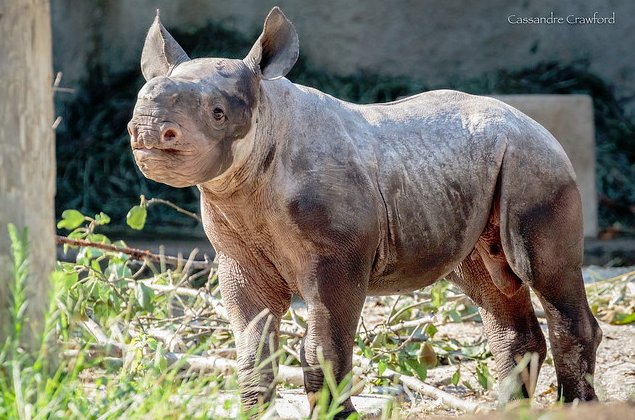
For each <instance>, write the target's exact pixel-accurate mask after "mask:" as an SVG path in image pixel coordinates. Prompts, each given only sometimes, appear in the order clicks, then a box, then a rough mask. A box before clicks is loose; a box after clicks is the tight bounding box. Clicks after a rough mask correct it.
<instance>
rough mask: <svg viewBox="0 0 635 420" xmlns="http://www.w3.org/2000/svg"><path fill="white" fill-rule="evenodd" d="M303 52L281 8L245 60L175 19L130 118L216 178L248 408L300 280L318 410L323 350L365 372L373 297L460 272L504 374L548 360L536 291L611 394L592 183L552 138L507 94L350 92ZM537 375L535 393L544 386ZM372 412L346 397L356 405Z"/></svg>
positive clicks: (224, 265)
mask: <svg viewBox="0 0 635 420" xmlns="http://www.w3.org/2000/svg"><path fill="white" fill-rule="evenodd" d="M297 58H298V37H297V34H296V31H295V29H294V27H293V25H292V24H291V23H290V22H289V20H288V19H287V18H286V17H285V15H284V14H283V13H282V12H281V11H280V9H278V8H274V9H273V10H271V12H270V13H269V15H268V16H267V18H266V20H265V23H264V29H263V31H262V34H261V35H260V37H259V38H258V39H257V40H256V42H255V44H254V46H253V47H252V49H251V51H249V54H247V56H246V57H245V58H244V59H242V60H239V59H223V58H200V59H194V60H191V59H189V58H188V56H187V54H186V53H185V52H184V51H183V49H182V48H181V47H180V46H179V45H178V44H177V42H176V41H175V40H174V39H173V38H172V36H171V35H170V34H169V33H168V32H167V30H166V29H165V28H164V27H163V26H162V25H161V23H160V22H159V18H158V16H157V19H156V20H155V22H154V23H153V25H152V26H151V28H150V30H149V32H148V35H147V38H146V41H145V46H144V48H143V53H142V57H141V69H142V72H143V75H144V77H145V79H146V80H147V83H146V84H145V85H144V86H143V88H142V89H141V90H140V92H139V94H138V99H137V103H136V106H135V108H134V115H133V117H132V120H131V121H130V123H129V125H128V129H129V132H130V136H131V145H132V149H133V153H134V157H135V160H136V163H137V165H138V166H139V168H140V169H141V171H142V172H143V174H144V175H145V176H146V177H148V178H150V179H153V180H155V181H158V182H162V183H165V184H168V185H171V186H174V187H187V186H193V185H196V186H197V188H198V189H199V190H200V193H201V214H202V218H203V225H204V228H205V232H206V234H207V236H208V237H209V240H210V241H211V243H212V244H213V246H214V248H215V249H216V251H217V253H218V256H219V281H220V288H221V293H222V298H223V300H224V302H225V305H226V307H227V311H228V314H229V318H230V321H231V326H232V329H233V331H234V333H235V338H236V346H237V351H238V377H239V381H240V386H241V400H242V404H243V406H244V408H250V407H253V406H254V405H256V404H258V403H259V402H262V401H269V400H270V399H271V398H272V397H273V391H274V382H275V381H274V377H273V375H274V373H273V369H274V367H273V366H270V365H268V364H267V363H269V362H267V360H269V361H271V359H268V356H269V354H271V352H273V351H274V350H275V347H276V346H277V343H278V330H279V325H280V320H281V318H282V317H283V315H284V314H285V313H286V311H287V309H288V308H289V304H290V302H291V297H292V295H293V294H296V295H299V296H301V297H302V298H303V299H304V301H305V302H306V304H307V307H308V328H307V331H306V335H305V337H304V343H303V348H302V351H301V359H302V365H303V367H304V385H305V388H306V391H307V394H308V395H309V401H310V403H311V404H312V407H313V406H314V403H315V399H316V398H315V397H316V395H317V392H318V391H320V390H321V388H322V386H323V383H324V373H323V371H322V370H321V369H320V366H319V360H320V359H321V356H320V355H319V354H320V353H322V355H323V357H324V359H326V360H328V361H330V362H331V363H330V364H331V366H332V368H333V372H334V375H335V378H336V379H337V380H338V381H341V380H343V379H344V378H345V376H346V375H347V374H348V373H349V372H350V371H351V364H352V352H353V343H354V335H355V331H356V327H357V323H358V320H359V317H360V313H361V310H362V305H363V303H364V299H365V298H366V296H368V295H387V294H398V293H406V292H410V291H413V290H416V289H419V288H422V287H425V286H428V285H430V284H432V283H434V282H435V281H436V280H437V279H439V278H442V277H445V278H447V279H449V280H450V281H451V282H453V283H454V284H456V285H457V286H458V287H459V288H460V289H462V290H463V291H464V292H465V293H466V294H467V295H468V296H469V297H470V298H471V299H472V300H473V301H474V302H475V303H476V304H477V305H478V306H479V307H480V314H481V316H482V319H483V324H484V327H485V332H486V335H487V337H488V339H489V345H490V349H491V352H492V354H493V355H494V358H495V361H496V365H497V370H498V375H499V378H505V377H507V376H510V375H512V374H514V375H515V374H516V373H515V372H516V371H515V370H514V367H515V366H516V363H517V360H518V357H522V356H523V355H525V354H526V353H528V352H532V353H537V354H538V356H539V357H538V358H537V363H538V366H535V368H536V369H538V368H539V366H540V364H541V363H542V362H543V360H544V358H545V354H546V347H545V339H544V336H543V334H542V331H541V329H540V325H539V324H538V321H537V319H536V316H535V314H534V310H533V306H532V303H531V301H530V294H529V291H530V289H532V290H534V291H535V293H536V294H537V295H538V297H539V298H540V300H541V301H542V304H543V307H544V309H545V312H546V315H547V321H548V326H549V338H550V340H551V348H552V351H553V358H554V363H555V368H556V373H557V377H558V388H559V392H560V395H561V396H562V398H563V399H564V400H565V401H573V400H574V399H580V400H593V399H596V395H595V392H594V390H593V386H592V384H591V382H590V378H591V376H592V375H593V371H594V366H595V352H596V348H597V346H598V344H599V343H600V340H601V337H602V333H601V330H600V329H599V327H598V324H597V322H596V320H595V318H594V317H593V315H592V313H591V311H590V309H589V306H588V303H587V299H586V295H585V291H584V284H583V280H582V274H581V264H582V250H583V234H582V208H581V202H580V194H579V191H578V189H577V187H576V183H575V175H574V172H573V168H572V166H571V163H570V162H569V160H568V158H567V156H566V155H565V153H564V151H563V150H562V148H561V146H560V145H559V144H558V142H557V141H556V140H555V139H554V138H553V136H552V135H551V134H550V133H549V132H548V131H547V130H546V129H544V128H543V127H542V126H540V125H539V124H538V123H536V122H535V121H533V120H532V119H530V118H529V117H527V116H525V115H524V114H522V113H521V112H519V111H517V110H516V109H514V108H512V107H510V106H508V105H505V104H504V103H502V102H499V101H497V100H495V99H491V98H486V97H479V96H473V95H468V94H465V93H461V92H455V91H450V90H439V91H431V92H427V93H422V94H420V95H416V96H412V97H409V98H406V99H402V100H399V101H396V102H391V103H385V104H372V105H356V104H351V103H347V102H344V101H341V100H338V99H336V98H334V97H332V96H329V95H327V94H324V93H322V92H320V91H318V90H315V89H311V88H308V87H305V86H300V85H296V84H294V83H291V82H290V81H289V80H287V79H286V78H284V76H285V75H286V74H287V72H288V71H289V70H290V69H291V67H292V66H293V65H294V63H295V61H296V59H297ZM534 360H536V359H534ZM263 361H265V365H264V366H263V363H261V362H263ZM271 363H273V362H271ZM519 383H521V384H522V386H521V387H520V389H519V391H518V393H517V394H516V395H518V396H522V395H523V394H524V395H525V396H526V395H527V394H528V391H530V390H531V389H532V386H531V384H529V383H522V380H520V382H519ZM353 411H354V407H353V405H352V404H351V401H350V399H348V400H346V401H345V402H344V412H343V413H341V414H342V415H346V414H347V413H351V412H353Z"/></svg>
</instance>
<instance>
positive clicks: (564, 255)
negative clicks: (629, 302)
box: [501, 182, 602, 402]
mask: <svg viewBox="0 0 635 420" xmlns="http://www.w3.org/2000/svg"><path fill="white" fill-rule="evenodd" d="M504 193H505V191H503V195H504V196H505V194H504ZM506 199H507V200H508V201H507V203H503V202H502V204H501V209H502V211H501V233H502V244H503V248H504V249H505V253H506V255H507V259H508V261H509V263H510V266H511V267H512V269H513V270H514V272H515V273H516V274H517V275H518V276H519V277H520V278H521V279H522V280H523V281H524V282H525V283H527V284H528V285H530V286H531V288H532V289H533V290H534V291H535V292H536V294H537V295H538V297H539V298H540V300H541V302H542V305H543V307H544V310H545V313H546V316H547V323H548V326H549V340H550V342H551V348H552V352H553V356H554V364H555V367H556V374H557V377H558V389H559V395H560V396H561V398H563V399H564V401H565V402H571V401H573V400H575V399H579V400H582V401H586V400H595V399H597V397H596V395H595V391H594V389H593V385H592V379H593V372H594V368H595V353H596V349H597V347H598V345H599V343H600V341H601V339H602V331H601V330H600V328H599V326H598V324H597V321H596V320H595V318H594V317H593V314H592V313H591V310H590V308H589V304H588V302H587V298H586V293H585V289H584V281H583V279H582V271H581V266H582V256H583V233H582V205H581V202H580V194H579V192H578V189H577V187H576V186H575V184H574V183H573V182H571V183H570V184H567V185H564V186H562V187H560V188H554V189H553V193H552V194H548V195H543V196H542V197H540V198H536V199H535V200H532V197H531V196H529V197H528V196H527V195H525V196H523V197H522V199H521V198H518V200H514V197H513V193H512V194H508V195H507V196H506ZM517 203H518V204H517ZM528 203H529V204H528Z"/></svg>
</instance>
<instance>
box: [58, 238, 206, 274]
mask: <svg viewBox="0 0 635 420" xmlns="http://www.w3.org/2000/svg"><path fill="white" fill-rule="evenodd" d="M56 241H57V243H58V244H64V245H71V246H83V247H90V248H97V249H103V250H104V251H112V252H121V253H124V254H126V255H130V256H131V257H132V258H133V259H135V260H139V261H144V260H146V259H148V260H152V261H158V262H161V261H164V262H165V263H166V264H170V265H172V266H178V265H179V264H183V262H184V261H183V259H182V258H177V257H171V256H168V255H157V254H153V253H152V252H150V251H148V250H145V249H138V248H128V247H123V246H116V245H111V244H102V243H97V242H91V241H87V240H85V239H70V238H67V237H66V236H59V235H57V236H56ZM210 266H211V267H212V268H216V264H215V263H214V262H213V261H192V262H191V264H190V267H191V268H194V269H197V270H204V269H206V268H210Z"/></svg>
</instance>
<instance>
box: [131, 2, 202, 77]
mask: <svg viewBox="0 0 635 420" xmlns="http://www.w3.org/2000/svg"><path fill="white" fill-rule="evenodd" d="M189 59H190V58H189V57H188V56H187V54H186V53H185V51H183V48H181V46H180V45H179V44H178V43H177V42H176V41H175V40H174V38H172V35H170V33H169V32H168V31H167V29H165V27H164V26H163V25H162V24H161V20H160V19H159V11H158V10H157V17H156V18H155V19H154V23H153V24H152V26H150V30H149V31H148V35H147V36H146V42H145V44H144V45H143V52H142V53H141V73H143V77H144V78H145V79H146V81H148V80H150V79H152V78H155V77H157V76H167V75H169V74H170V72H171V71H172V70H173V69H174V68H175V67H176V66H178V65H179V64H181V63H183V62H185V61H189Z"/></svg>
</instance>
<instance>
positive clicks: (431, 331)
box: [423, 323, 439, 339]
mask: <svg viewBox="0 0 635 420" xmlns="http://www.w3.org/2000/svg"><path fill="white" fill-rule="evenodd" d="M423 331H424V332H425V333H426V335H427V336H428V337H430V338H431V339H432V338H434V335H435V334H436V333H437V332H438V331H439V329H438V328H437V327H436V326H435V325H434V324H432V323H429V324H427V325H426V327H425V329H424V330H423Z"/></svg>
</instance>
